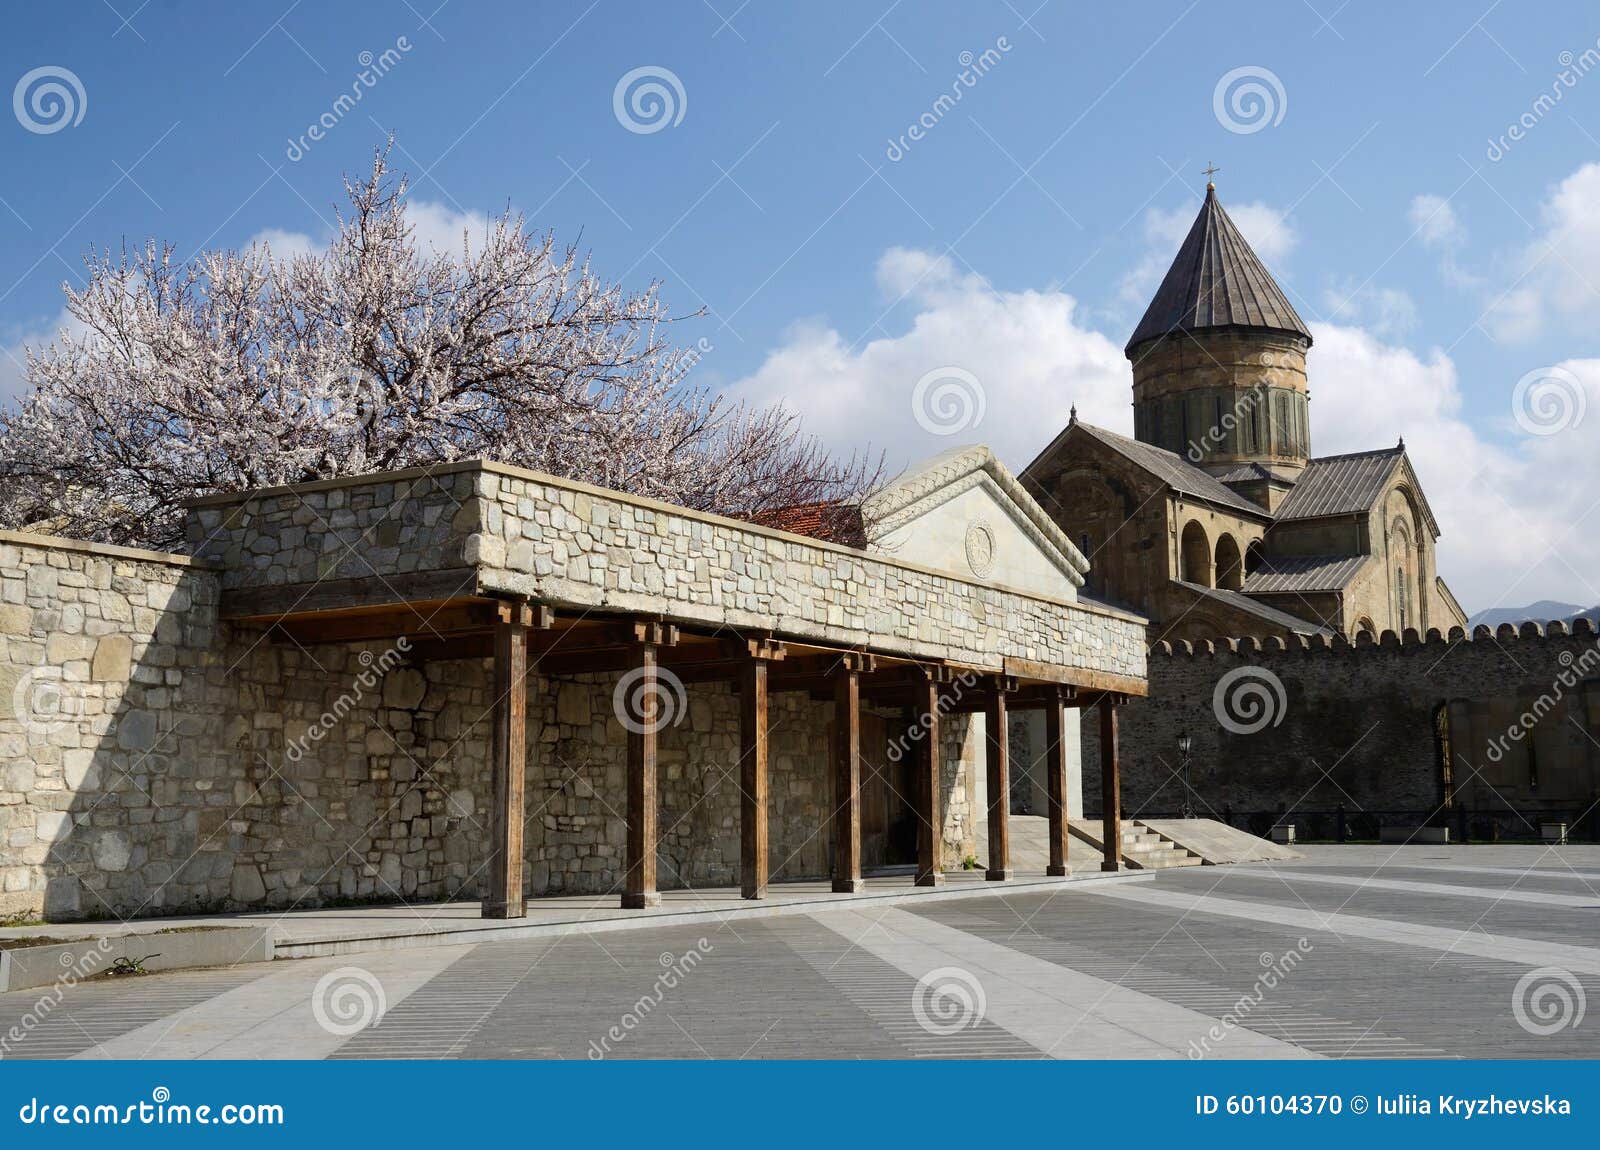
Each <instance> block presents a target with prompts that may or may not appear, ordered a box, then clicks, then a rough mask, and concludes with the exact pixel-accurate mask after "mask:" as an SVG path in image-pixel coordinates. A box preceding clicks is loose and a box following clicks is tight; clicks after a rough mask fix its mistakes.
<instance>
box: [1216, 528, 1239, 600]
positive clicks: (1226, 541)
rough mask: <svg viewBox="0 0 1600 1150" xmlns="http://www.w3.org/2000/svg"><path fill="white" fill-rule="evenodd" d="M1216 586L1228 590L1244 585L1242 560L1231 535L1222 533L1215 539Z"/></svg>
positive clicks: (1237, 589)
mask: <svg viewBox="0 0 1600 1150" xmlns="http://www.w3.org/2000/svg"><path fill="white" fill-rule="evenodd" d="M1217 586H1218V587H1223V588H1226V589H1227V590H1229V591H1239V590H1242V589H1243V587H1244V560H1243V559H1242V558H1241V557H1240V555H1239V545H1238V544H1237V543H1235V542H1234V539H1233V536H1232V535H1227V534H1224V535H1222V536H1221V537H1220V538H1219V539H1218V540H1217Z"/></svg>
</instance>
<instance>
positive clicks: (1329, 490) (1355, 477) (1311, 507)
mask: <svg viewBox="0 0 1600 1150" xmlns="http://www.w3.org/2000/svg"><path fill="white" fill-rule="evenodd" d="M1404 455H1405V448H1404V447H1386V448H1384V449H1383V450H1381V451H1360V452H1356V453H1355V454H1353V455H1326V456H1323V457H1322V458H1321V459H1313V460H1311V462H1310V463H1308V464H1307V465H1306V469H1305V470H1304V471H1302V472H1301V473H1300V478H1299V479H1298V480H1296V481H1295V485H1294V489H1293V490H1292V491H1290V492H1289V497H1288V498H1287V499H1285V500H1284V501H1283V504H1282V505H1281V506H1280V507H1279V508H1278V514H1277V518H1278V519H1279V520H1287V519H1317V518H1320V517H1322V516H1325V515H1359V514H1363V513H1365V512H1367V511H1370V510H1371V509H1372V505H1373V504H1374V503H1376V502H1377V501H1378V498H1379V497H1380V496H1381V495H1382V494H1383V490H1384V487H1385V486H1386V485H1387V484H1388V482H1389V477H1390V476H1391V475H1393V474H1394V469H1395V467H1396V466H1397V465H1398V464H1399V462H1400V459H1401V457H1402V456H1404Z"/></svg>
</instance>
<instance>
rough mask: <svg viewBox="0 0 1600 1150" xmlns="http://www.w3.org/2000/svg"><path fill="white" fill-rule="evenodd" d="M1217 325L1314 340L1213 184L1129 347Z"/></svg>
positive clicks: (1135, 330) (1131, 349)
mask: <svg viewBox="0 0 1600 1150" xmlns="http://www.w3.org/2000/svg"><path fill="white" fill-rule="evenodd" d="M1214 328H1247V329H1255V330H1268V331H1286V332H1291V333H1293V334H1294V335H1298V336H1301V337H1302V338H1304V339H1305V341H1306V342H1307V343H1310V342H1311V332H1310V331H1309V330H1308V329H1307V328H1306V325H1305V322H1304V321H1303V320H1301V318H1300V316H1299V313H1297V312H1296V311H1295V310H1294V305H1293V304H1291V303H1290V302H1289V297H1288V296H1286V295H1284V294H1283V289H1282V288H1280V287H1279V286H1278V284H1277V281H1275V280H1274V279H1273V278H1272V273H1271V272H1269V271H1267V268H1266V265H1265V264H1263V263H1262V262H1261V260H1260V259H1259V258H1258V257H1257V256H1256V253H1255V252H1253V251H1251V250H1250V245H1249V244H1248V243H1246V242H1245V238H1244V236H1243V235H1241V234H1240V232H1239V229H1238V228H1237V227H1236V226H1235V225H1234V222H1233V221H1232V220H1231V219H1229V218H1228V213H1227V212H1225V211H1224V210H1223V208H1222V204H1221V202H1220V201H1219V200H1218V199H1217V192H1216V189H1215V188H1213V187H1209V186H1208V187H1207V189H1206V200H1205V203H1204V204H1202V205H1201V207H1200V214H1199V216H1197V217H1196V218H1195V221H1194V226H1193V227H1191V228H1190V229H1189V235H1188V236H1187V237H1186V238H1185V239H1184V241H1183V246H1182V247H1180V248H1179V249H1178V254H1177V256H1176V257H1175V258H1174V259H1173V261H1172V266H1171V267H1170V268H1168V269H1167V275H1166V278H1165V279H1163V280H1162V281H1161V286H1160V287H1159V288H1157V289H1156V294H1155V298H1154V299H1152V300H1151V301H1150V306H1149V308H1147V309H1146V310H1145V313H1144V318H1143V319H1141V320H1140V321H1139V326H1138V327H1136V328H1134V331H1133V336H1132V338H1130V339H1129V340H1128V346H1127V351H1128V354H1129V355H1130V356H1131V355H1132V353H1133V349H1134V347H1135V346H1136V345H1138V344H1140V343H1143V342H1144V341H1145V340H1147V339H1154V338H1156V337H1157V336H1163V335H1166V334H1167V333H1168V332H1173V331H1203V330H1206V329H1214Z"/></svg>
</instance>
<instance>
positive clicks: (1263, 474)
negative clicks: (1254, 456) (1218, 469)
mask: <svg viewBox="0 0 1600 1150" xmlns="http://www.w3.org/2000/svg"><path fill="white" fill-rule="evenodd" d="M1273 478H1276V477H1275V476H1274V475H1273V474H1272V472H1270V471H1268V470H1267V469H1266V468H1265V467H1262V466H1261V464H1259V463H1241V464H1240V465H1239V466H1238V467H1235V468H1234V469H1233V470H1232V471H1225V472H1223V473H1222V474H1221V475H1219V476H1217V482H1218V483H1251V482H1254V481H1255V480H1258V479H1273ZM1285 486H1288V485H1287V484H1285Z"/></svg>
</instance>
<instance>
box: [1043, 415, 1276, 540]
mask: <svg viewBox="0 0 1600 1150" xmlns="http://www.w3.org/2000/svg"><path fill="white" fill-rule="evenodd" d="M1071 426H1072V427H1081V428H1082V429H1083V430H1084V431H1085V432H1087V433H1088V434H1089V435H1092V436H1093V437H1094V438H1095V439H1098V440H1099V441H1100V442H1101V443H1103V444H1105V445H1106V446H1107V447H1109V448H1111V450H1113V451H1115V452H1118V453H1119V454H1121V455H1122V456H1124V457H1125V458H1127V459H1129V460H1131V461H1132V462H1133V463H1135V464H1137V465H1138V466H1140V467H1142V468H1144V469H1145V470H1146V471H1148V472H1150V473H1151V474H1152V475H1154V476H1155V477H1156V478H1157V479H1159V480H1160V481H1161V482H1162V483H1165V484H1166V485H1167V486H1168V487H1170V488H1171V489H1172V490H1173V491H1176V492H1178V493H1179V494H1180V495H1191V496H1194V497H1195V498H1196V499H1204V500H1205V501H1206V502H1207V503H1215V504H1217V505H1218V506H1220V507H1226V508H1228V509H1229V510H1232V511H1239V512H1243V513H1245V514H1248V515H1249V516H1250V517H1251V518H1252V519H1271V518H1272V516H1271V515H1270V514H1268V512H1267V511H1266V509H1265V508H1263V507H1262V506H1261V505H1260V504H1258V503H1252V502H1250V500H1248V499H1246V498H1245V497H1244V496H1242V495H1240V494H1238V493H1237V492H1236V491H1233V490H1232V489H1231V488H1228V487H1225V486H1223V485H1222V483H1221V482H1219V481H1218V480H1217V478H1216V477H1215V476H1213V475H1211V474H1210V473H1209V472H1207V471H1203V470H1201V469H1200V468H1198V467H1196V466H1195V465H1194V464H1192V463H1190V462H1189V461H1188V460H1187V459H1185V458H1183V456H1181V455H1178V454H1176V453H1175V452H1171V451H1167V450H1166V449H1164V448H1160V447H1156V446H1154V445H1153V444H1149V443H1141V442H1139V441H1138V440H1137V439H1129V438H1127V437H1126V436H1123V435H1117V434H1116V433H1115V432H1110V431H1107V430H1105V428H1103V427H1095V426H1093V425H1092V424H1088V423H1082V422H1078V423H1073V424H1072V425H1071Z"/></svg>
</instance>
